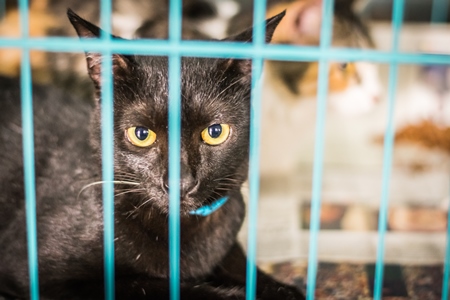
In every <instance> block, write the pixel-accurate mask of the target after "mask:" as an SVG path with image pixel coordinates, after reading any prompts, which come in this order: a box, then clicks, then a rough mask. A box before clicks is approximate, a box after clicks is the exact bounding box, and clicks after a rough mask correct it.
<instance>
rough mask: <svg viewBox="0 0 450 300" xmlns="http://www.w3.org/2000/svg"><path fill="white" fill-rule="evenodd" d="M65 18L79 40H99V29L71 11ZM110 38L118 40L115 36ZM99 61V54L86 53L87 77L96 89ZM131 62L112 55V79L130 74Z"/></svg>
mask: <svg viewBox="0 0 450 300" xmlns="http://www.w3.org/2000/svg"><path fill="white" fill-rule="evenodd" d="M67 16H68V18H69V21H70V23H72V25H73V27H74V28H75V30H76V32H77V34H78V36H79V37H80V38H99V37H100V35H101V34H103V31H102V30H101V29H100V28H99V27H97V26H95V25H94V24H92V23H90V22H88V21H86V20H84V19H83V18H81V17H80V16H78V15H77V14H76V13H74V12H73V11H72V10H71V9H68V10H67ZM112 37H113V38H118V37H116V36H112ZM101 61H102V55H101V54H100V53H96V52H91V51H88V52H86V62H87V67H88V72H89V76H90V77H91V79H92V81H93V82H94V84H95V86H96V87H97V88H99V87H100V86H101ZM132 62H133V59H132V57H131V56H127V55H121V54H113V55H112V67H113V74H114V79H120V78H123V77H125V76H126V75H127V74H128V73H129V72H130V68H131V64H132Z"/></svg>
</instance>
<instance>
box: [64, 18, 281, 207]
mask: <svg viewBox="0 0 450 300" xmlns="http://www.w3.org/2000/svg"><path fill="white" fill-rule="evenodd" d="M282 17H283V15H279V16H277V17H275V18H273V19H271V20H268V21H267V23H266V24H267V26H266V31H267V41H270V37H271V34H272V33H273V30H274V29H275V27H276V25H277V24H278V22H279V20H280V19H281V18H282ZM69 19H70V20H71V22H72V24H73V25H74V27H75V29H76V30H77V32H78V34H79V35H80V36H81V37H91V38H92V37H96V36H98V34H99V29H98V28H97V27H96V26H94V25H92V24H91V23H88V22H87V21H85V20H83V19H81V18H80V17H78V16H77V15H75V14H74V13H73V12H69ZM231 39H233V40H237V41H249V40H251V30H248V31H245V32H243V33H241V34H239V35H237V36H236V37H234V38H231ZM100 61H101V56H100V55H99V54H97V53H87V64H88V70H89V75H90V77H91V79H92V80H93V82H94V84H95V86H96V90H97V92H96V94H97V95H99V94H100V93H99V90H100V86H101V78H100V74H101V73H100ZM113 71H114V75H113V77H114V152H115V153H114V158H115V161H114V168H115V179H116V180H122V181H129V182H133V183H135V184H136V185H133V186H132V188H130V189H129V190H130V193H131V191H132V190H134V191H135V192H134V193H132V194H133V196H132V197H130V196H129V195H130V194H123V195H127V196H126V198H127V199H126V201H130V199H132V200H133V201H134V202H135V203H133V205H135V206H136V207H139V206H143V207H144V206H145V205H148V206H151V207H157V208H158V209H159V210H160V211H161V212H163V213H167V212H168V186H169V183H168V164H169V157H168V149H169V142H168V138H169V137H168V135H169V133H168V109H169V107H168V86H169V83H168V60H167V58H165V57H150V56H124V55H118V54H114V55H113ZM250 72H251V61H250V60H234V59H206V58H182V64H181V78H180V79H181V80H180V81H181V109H182V112H181V153H180V157H181V161H180V162H179V163H180V177H181V178H180V196H181V197H180V212H181V214H182V215H187V214H188V213H189V212H190V211H192V210H194V209H197V208H199V207H201V206H203V205H205V204H209V203H211V202H213V201H214V200H217V199H219V198H221V197H224V196H228V194H229V193H231V192H232V191H234V192H236V191H239V189H240V185H241V184H242V182H243V181H244V180H245V179H246V176H247V165H248V147H249V119H250V76H251V73H250ZM97 98H98V96H97ZM97 100H98V101H100V99H97ZM97 103H98V105H97V111H96V112H95V113H94V122H93V124H94V128H93V135H92V136H93V144H94V147H95V148H96V149H99V148H100V147H99V143H100V142H99V141H100V136H101V133H100V124H99V123H100V116H99V115H100V112H99V107H100V105H99V103H100V102H97ZM116 199H120V198H116ZM116 201H117V200H116Z"/></svg>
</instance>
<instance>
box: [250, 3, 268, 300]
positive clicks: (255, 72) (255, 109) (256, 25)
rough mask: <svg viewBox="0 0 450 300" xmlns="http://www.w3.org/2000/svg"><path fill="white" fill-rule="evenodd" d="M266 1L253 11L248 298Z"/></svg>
mask: <svg viewBox="0 0 450 300" xmlns="http://www.w3.org/2000/svg"><path fill="white" fill-rule="evenodd" d="M265 12H266V1H265V0H264V1H255V2H254V11H253V47H254V49H255V50H254V55H253V58H252V80H251V96H250V97H251V99H250V150H249V155H250V157H249V188H250V199H249V203H248V206H249V208H248V239H247V273H246V299H255V298H256V282H257V278H256V274H257V273H256V250H257V249H256V248H257V226H258V198H259V156H260V151H259V146H260V131H261V129H260V125H261V86H260V85H259V84H258V82H259V79H260V76H261V72H262V65H263V61H262V56H261V53H260V51H259V49H260V48H261V47H263V45H264V43H265V29H266V28H265V23H264V19H265Z"/></svg>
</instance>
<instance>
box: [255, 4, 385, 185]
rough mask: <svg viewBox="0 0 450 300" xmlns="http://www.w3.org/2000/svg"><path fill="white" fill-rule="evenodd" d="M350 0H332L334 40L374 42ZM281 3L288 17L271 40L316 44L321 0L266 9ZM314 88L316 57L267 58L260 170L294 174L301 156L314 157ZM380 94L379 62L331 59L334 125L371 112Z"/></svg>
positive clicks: (350, 44) (330, 99)
mask: <svg viewBox="0 0 450 300" xmlns="http://www.w3.org/2000/svg"><path fill="white" fill-rule="evenodd" d="M352 2H353V1H344V0H342V1H336V3H335V9H334V19H333V37H332V46H333V47H348V48H363V49H364V48H373V47H374V44H373V42H372V39H371V37H370V35H369V32H368V30H367V28H366V27H365V26H364V24H363V23H362V22H361V20H360V19H359V18H358V17H357V16H356V14H355V13H354V12H353V10H352ZM284 9H286V17H285V19H283V21H282V22H281V23H280V25H279V27H278V28H277V30H276V31H275V33H274V38H273V43H279V44H293V45H299V46H317V45H319V43H320V25H321V16H322V1H321V0H297V1H294V2H283V3H278V4H277V5H275V6H273V7H270V9H269V10H268V15H273V14H276V13H277V12H279V11H281V10H284ZM317 89H318V62H317V61H316V62H292V61H286V62H285V61H267V62H266V64H265V71H264V79H263V93H262V101H263V115H262V133H261V166H260V170H261V174H262V176H265V175H269V176H273V175H288V174H295V171H296V170H298V169H299V167H300V164H301V163H302V162H301V161H303V163H305V161H306V162H307V161H309V163H310V162H312V151H313V146H314V140H315V130H314V128H315V122H316V119H315V116H316V106H317V97H316V95H317ZM381 94H382V88H381V82H380V78H379V73H378V68H377V65H375V64H373V63H369V62H359V61H358V62H345V61H343V62H330V63H329V76H328V99H327V116H328V118H327V122H328V124H329V125H331V126H334V125H333V122H334V123H336V124H337V125H338V126H347V127H351V126H353V125H351V122H349V120H351V119H355V118H361V117H363V116H365V115H366V114H367V113H370V112H371V111H372V110H373V109H374V108H375V107H376V105H377V103H378V102H379V100H380V98H381ZM344 130H346V129H345V128H344ZM331 135H333V134H331ZM328 137H330V135H327V138H328ZM330 138H331V140H330V142H329V143H328V145H336V144H338V143H339V137H336V138H335V137H334V136H331V137H330ZM329 150H332V149H329ZM336 151H339V149H336ZM336 153H337V152H336Z"/></svg>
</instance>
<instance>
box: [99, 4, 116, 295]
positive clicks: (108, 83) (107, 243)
mask: <svg viewBox="0 0 450 300" xmlns="http://www.w3.org/2000/svg"><path fill="white" fill-rule="evenodd" d="M100 4H101V5H100V24H101V28H103V30H104V31H103V32H102V35H101V40H102V42H103V43H108V42H109V41H110V39H111V36H110V34H109V32H111V1H110V0H101V3H100ZM111 55H112V53H111V51H110V50H109V49H108V50H107V51H103V52H102V57H103V59H102V85H101V95H102V99H101V101H102V105H101V116H102V120H101V126H102V179H103V181H104V184H103V222H104V224H103V226H104V236H103V243H104V272H105V278H104V281H105V299H107V300H114V298H115V287H114V277H115V270H114V184H113V180H114V147H113V143H114V132H113V128H114V114H113V107H114V101H113V99H114V98H113V80H112V60H111V59H112V57H111Z"/></svg>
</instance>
